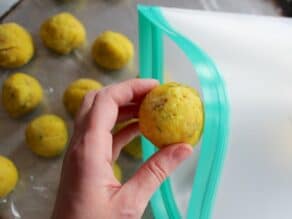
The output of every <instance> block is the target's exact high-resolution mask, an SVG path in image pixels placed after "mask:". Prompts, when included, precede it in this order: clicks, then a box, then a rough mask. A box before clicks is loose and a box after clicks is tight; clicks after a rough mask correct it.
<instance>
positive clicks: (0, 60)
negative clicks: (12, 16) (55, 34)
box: [0, 23, 34, 68]
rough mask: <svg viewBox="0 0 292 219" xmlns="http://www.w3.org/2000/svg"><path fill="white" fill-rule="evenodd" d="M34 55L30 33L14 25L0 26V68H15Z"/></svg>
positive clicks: (5, 24)
mask: <svg viewBox="0 0 292 219" xmlns="http://www.w3.org/2000/svg"><path fill="white" fill-rule="evenodd" d="M33 54H34V45H33V41H32V37H31V35H30V33H28V32H27V31H26V30H25V29H24V28H23V27H22V26H20V25H18V24H16V23H4V24H0V67H2V68H17V67H20V66H22V65H24V64H26V63H28V62H29V60H30V59H31V58H32V56H33Z"/></svg>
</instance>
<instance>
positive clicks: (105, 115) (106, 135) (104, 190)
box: [52, 79, 192, 219]
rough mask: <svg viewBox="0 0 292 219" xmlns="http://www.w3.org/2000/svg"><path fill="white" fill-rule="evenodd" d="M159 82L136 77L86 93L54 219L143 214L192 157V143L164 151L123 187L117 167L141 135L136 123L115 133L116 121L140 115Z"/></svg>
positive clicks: (113, 218) (107, 218)
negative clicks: (141, 105)
mask: <svg viewBox="0 0 292 219" xmlns="http://www.w3.org/2000/svg"><path fill="white" fill-rule="evenodd" d="M157 85H158V82H157V81H155V80H152V79H147V80H146V79H144V80H143V79H133V80H129V81H125V82H122V83H119V84H116V85H112V86H108V87H105V88H104V89H102V90H101V91H99V92H97V91H93V92H90V93H89V94H87V95H86V97H85V98H84V100H83V104H82V106H81V109H80V111H79V113H78V115H77V117H76V120H75V126H74V133H73V137H72V139H71V142H70V146H69V148H68V151H67V154H66V156H65V159H64V162H63V169H62V175H61V180H60V186H59V192H58V194H57V200H56V203H55V208H54V212H53V216H52V218H53V219H119V218H135V219H136V218H141V217H142V215H143V212H144V210H145V208H146V206H147V203H148V201H149V199H150V198H151V196H152V194H153V193H154V192H155V190H156V189H157V188H158V187H159V185H160V184H161V183H162V182H163V180H164V179H165V178H166V177H167V176H168V175H169V174H170V173H171V172H172V171H173V170H174V169H175V168H176V167H177V166H178V165H179V164H180V163H181V162H182V161H183V160H185V159H186V158H187V157H188V156H189V155H191V153H192V148H191V147H190V146H189V145H187V144H183V143H181V144H175V145H171V146H169V147H165V148H163V149H161V150H159V151H158V152H157V153H156V154H155V155H154V156H152V157H151V158H150V159H149V160H148V161H147V162H146V163H144V164H143V165H142V166H141V167H140V168H139V170H138V171H137V172H136V173H135V174H134V176H133V177H132V178H131V179H129V180H128V181H127V182H126V183H124V184H123V185H122V184H121V183H120V182H119V181H118V180H117V179H116V178H115V177H114V174H113V170H112V165H113V163H114V162H115V161H116V159H117V158H118V156H119V154H120V151H121V149H122V148H123V146H124V145H126V144H127V143H128V142H130V141H131V140H132V139H133V138H134V137H135V136H137V135H138V134H139V128H138V123H133V124H130V125H128V126H127V127H125V128H123V129H122V130H120V131H119V132H118V133H116V134H114V135H112V129H113V127H114V126H115V124H116V122H121V121H126V120H129V119H131V118H135V117H137V114H138V110H139V103H140V101H141V100H142V99H143V97H144V96H145V95H146V94H147V93H148V92H149V91H150V90H151V89H152V88H154V87H155V86H157Z"/></svg>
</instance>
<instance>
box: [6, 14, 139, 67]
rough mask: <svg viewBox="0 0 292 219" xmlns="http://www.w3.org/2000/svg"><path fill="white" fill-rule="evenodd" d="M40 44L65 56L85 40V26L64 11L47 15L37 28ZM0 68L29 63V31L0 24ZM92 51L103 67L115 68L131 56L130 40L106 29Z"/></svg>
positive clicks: (31, 40)
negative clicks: (38, 28)
mask: <svg viewBox="0 0 292 219" xmlns="http://www.w3.org/2000/svg"><path fill="white" fill-rule="evenodd" d="M39 34H40V37H41V39H42V42H43V44H44V45H45V46H46V47H47V48H49V49H51V50H52V51H54V52H56V53H58V54H61V55H64V54H68V53H70V52H71V51H73V50H74V49H77V48H79V47H81V46H82V45H83V44H84V43H85V41H86V30H85V28H84V25H83V24H82V23H81V22H80V21H79V20H78V19H77V18H76V17H74V16H73V15H72V14H70V13H67V12H63V13H59V14H56V15H54V16H52V17H50V18H48V19H47V20H46V21H45V22H44V23H43V24H42V25H41V27H40V31H39ZM0 42H1V44H0V67H2V68H17V67H20V66H23V65H24V64H26V63H28V62H29V61H30V60H31V58H32V57H33V55H34V50H35V47H34V43H33V39H32V37H31V35H30V33H29V32H28V31H27V30H26V29H25V28H23V27H22V26H20V25H19V24H16V23H4V24H0ZM91 54H92V57H93V59H94V60H95V62H96V63H97V64H98V65H99V66H101V67H102V68H105V69H108V70H118V69H121V68H123V67H124V66H125V65H126V64H127V63H128V62H129V61H130V60H131V59H132V58H133V56H134V47H133V44H132V42H131V41H130V40H129V39H128V38H127V37H126V36H125V35H123V34H121V33H117V32H113V31H105V32H103V33H101V34H100V35H99V36H98V37H97V38H96V39H95V41H94V43H93V45H92V49H91Z"/></svg>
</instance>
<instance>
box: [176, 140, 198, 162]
mask: <svg viewBox="0 0 292 219" xmlns="http://www.w3.org/2000/svg"><path fill="white" fill-rule="evenodd" d="M192 152H193V148H192V147H191V146H189V145H185V144H184V145H179V146H177V148H176V149H175V150H174V151H173V153H172V156H173V158H174V159H175V160H177V161H183V160H185V159H186V158H187V157H189V156H190V155H191V154H192Z"/></svg>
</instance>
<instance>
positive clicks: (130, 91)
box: [87, 79, 158, 161]
mask: <svg viewBox="0 0 292 219" xmlns="http://www.w3.org/2000/svg"><path fill="white" fill-rule="evenodd" d="M157 85H158V81H156V80H153V79H132V80H128V81H125V82H122V83H119V84H116V85H112V86H108V87H106V88H104V89H102V90H101V91H100V92H98V93H97V94H96V96H95V99H94V102H93V104H92V108H91V110H90V112H89V115H88V116H89V118H88V129H87V137H90V136H92V138H93V139H95V143H96V144H97V145H98V147H97V150H99V151H98V154H103V155H106V158H107V159H108V160H109V161H111V155H112V150H111V149H112V135H111V130H112V128H113V127H114V125H115V123H116V120H117V117H118V109H119V107H120V106H123V105H126V104H128V103H130V102H132V101H135V100H137V99H140V98H143V97H144V96H145V95H146V94H147V93H148V92H149V91H150V90H152V89H153V88H154V87H155V86H157ZM109 149H110V150H109ZM109 156H110V157H109Z"/></svg>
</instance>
